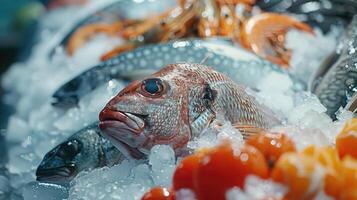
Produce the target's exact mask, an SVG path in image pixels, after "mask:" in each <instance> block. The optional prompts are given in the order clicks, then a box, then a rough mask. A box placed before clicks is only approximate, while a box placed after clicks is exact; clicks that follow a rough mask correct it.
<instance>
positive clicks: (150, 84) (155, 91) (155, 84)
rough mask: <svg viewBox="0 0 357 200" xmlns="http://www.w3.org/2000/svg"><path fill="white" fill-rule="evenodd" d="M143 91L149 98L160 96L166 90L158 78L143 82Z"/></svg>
mask: <svg viewBox="0 0 357 200" xmlns="http://www.w3.org/2000/svg"><path fill="white" fill-rule="evenodd" d="M141 90H142V91H143V92H144V94H146V95H149V96H157V95H160V94H161V93H162V92H163V90H164V85H163V83H162V81H161V80H160V79H158V78H150V79H146V80H144V81H143V82H142V85H141Z"/></svg>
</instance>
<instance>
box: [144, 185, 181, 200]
mask: <svg viewBox="0 0 357 200" xmlns="http://www.w3.org/2000/svg"><path fill="white" fill-rule="evenodd" d="M174 199H175V198H174V196H173V194H172V192H170V191H169V190H168V189H166V188H162V187H154V188H152V189H151V190H150V191H149V192H147V193H145V194H144V196H143V197H142V198H141V200H174Z"/></svg>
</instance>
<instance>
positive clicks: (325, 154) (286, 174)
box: [271, 146, 343, 200]
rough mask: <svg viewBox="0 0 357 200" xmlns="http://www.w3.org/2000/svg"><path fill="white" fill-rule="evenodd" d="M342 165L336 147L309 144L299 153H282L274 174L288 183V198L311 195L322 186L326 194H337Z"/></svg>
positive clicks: (275, 177)
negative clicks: (320, 146)
mask: <svg viewBox="0 0 357 200" xmlns="http://www.w3.org/2000/svg"><path fill="white" fill-rule="evenodd" d="M341 169H342V168H341V161H340V159H339V157H338V154H337V152H336V150H335V149H334V148H333V147H322V148H318V147H315V146H309V147H307V148H306V149H305V150H304V151H302V152H300V153H286V154H284V155H282V156H281V157H280V159H279V160H278V162H277V163H276V165H275V167H274V169H273V171H272V175H271V176H272V178H273V180H275V181H277V182H280V183H283V184H285V185H287V186H288V188H289V192H288V194H287V195H286V198H288V199H289V200H294V199H312V198H313V197H314V196H315V195H316V194H317V192H319V191H320V190H323V189H324V190H325V193H326V194H327V195H329V196H334V197H336V196H338V195H339V193H340V192H341V189H342V182H343V179H341V176H340V172H341Z"/></svg>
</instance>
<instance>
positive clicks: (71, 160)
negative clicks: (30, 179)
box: [36, 139, 83, 182]
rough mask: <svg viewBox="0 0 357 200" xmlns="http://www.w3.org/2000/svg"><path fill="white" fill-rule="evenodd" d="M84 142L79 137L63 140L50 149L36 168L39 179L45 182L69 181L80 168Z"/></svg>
mask: <svg viewBox="0 0 357 200" xmlns="http://www.w3.org/2000/svg"><path fill="white" fill-rule="evenodd" d="M82 150H83V144H82V142H81V141H79V140H77V139H71V140H68V141H66V142H63V143H61V144H59V145H58V146H56V147H55V148H53V149H52V150H51V151H49V152H48V153H47V154H46V155H45V157H44V158H43V160H42V162H41V163H40V165H39V166H38V168H37V170H36V176H37V180H38V181H43V182H69V181H70V180H72V179H73V177H75V176H76V175H77V174H78V173H79V171H80V169H79V167H78V161H79V160H81V159H80V156H81V151H82Z"/></svg>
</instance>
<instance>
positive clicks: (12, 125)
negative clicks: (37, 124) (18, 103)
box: [6, 116, 31, 142]
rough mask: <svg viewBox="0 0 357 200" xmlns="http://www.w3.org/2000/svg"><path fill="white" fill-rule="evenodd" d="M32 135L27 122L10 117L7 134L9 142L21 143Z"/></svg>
mask: <svg viewBox="0 0 357 200" xmlns="http://www.w3.org/2000/svg"><path fill="white" fill-rule="evenodd" d="M30 133H31V129H30V127H29V125H28V124H27V122H26V121H25V120H23V119H21V118H19V117H17V116H11V117H10V119H9V123H8V126H7V132H6V140H7V141H9V142H21V141H23V139H24V138H25V137H26V136H28V135H30Z"/></svg>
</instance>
